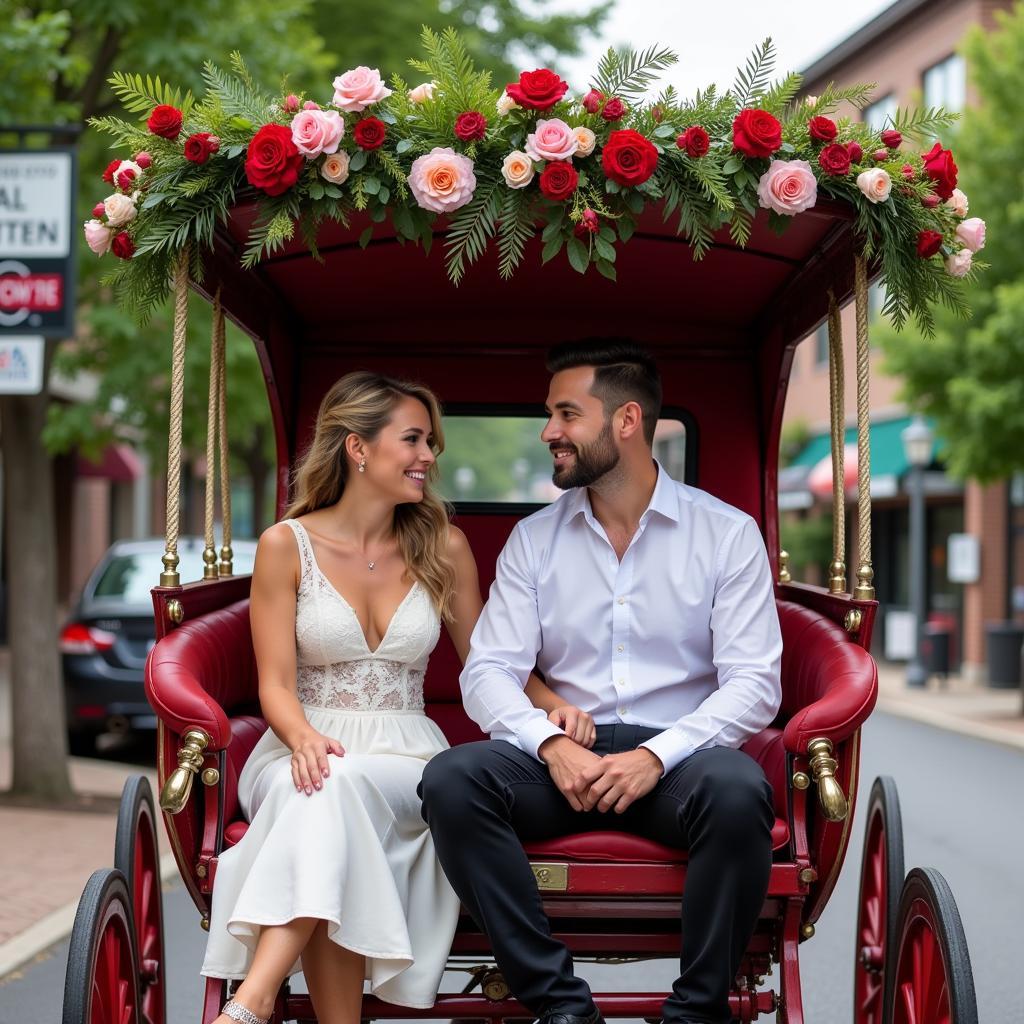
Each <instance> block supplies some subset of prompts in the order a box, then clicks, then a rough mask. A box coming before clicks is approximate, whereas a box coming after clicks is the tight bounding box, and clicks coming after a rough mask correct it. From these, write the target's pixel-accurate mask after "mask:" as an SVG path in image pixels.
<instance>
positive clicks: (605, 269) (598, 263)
mask: <svg viewBox="0 0 1024 1024" xmlns="http://www.w3.org/2000/svg"><path fill="white" fill-rule="evenodd" d="M594 266H595V267H597V272H598V273H599V274H602V275H603V276H604V277H607V278H608V280H609V281H614V280H616V274H615V267H613V266H612V265H611V264H610V263H609V262H608V261H607V260H595V261H594Z"/></svg>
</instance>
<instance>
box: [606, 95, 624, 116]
mask: <svg viewBox="0 0 1024 1024" xmlns="http://www.w3.org/2000/svg"><path fill="white" fill-rule="evenodd" d="M601 116H602V117H603V118H604V119H605V120H606V121H621V120H622V119H623V118H624V117H625V116H626V104H625V103H623V102H622V100H620V99H619V97H618V96H613V97H612V98H611V99H610V100H609V101H608V102H607V103H606V104H605V105H604V109H603V110H602V111H601Z"/></svg>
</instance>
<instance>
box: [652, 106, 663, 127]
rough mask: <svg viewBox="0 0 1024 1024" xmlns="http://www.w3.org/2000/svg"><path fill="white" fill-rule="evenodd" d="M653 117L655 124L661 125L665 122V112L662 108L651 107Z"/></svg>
mask: <svg viewBox="0 0 1024 1024" xmlns="http://www.w3.org/2000/svg"><path fill="white" fill-rule="evenodd" d="M651 117H653V118H654V123H655V124H661V122H662V121H664V120H665V111H664V110H662V109H661V107H651Z"/></svg>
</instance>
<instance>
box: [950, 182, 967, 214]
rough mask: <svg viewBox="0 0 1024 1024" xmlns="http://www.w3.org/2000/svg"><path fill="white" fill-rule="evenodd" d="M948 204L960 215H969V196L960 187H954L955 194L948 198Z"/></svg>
mask: <svg viewBox="0 0 1024 1024" xmlns="http://www.w3.org/2000/svg"><path fill="white" fill-rule="evenodd" d="M946 205H947V206H948V207H949V208H950V209H951V210H952V211H953V212H954V213H955V214H956V215H957V216H958V217H966V216H967V196H966V195H965V194H964V193H963V192H961V191H960V189H958V188H955V189H953V194H952V195H951V196H950V197H949V198H948V199H947V200H946Z"/></svg>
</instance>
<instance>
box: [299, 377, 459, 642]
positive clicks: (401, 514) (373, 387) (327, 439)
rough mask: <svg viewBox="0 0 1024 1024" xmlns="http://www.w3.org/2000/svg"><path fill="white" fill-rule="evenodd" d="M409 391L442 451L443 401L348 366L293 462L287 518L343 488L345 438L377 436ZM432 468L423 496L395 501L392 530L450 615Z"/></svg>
mask: <svg viewBox="0 0 1024 1024" xmlns="http://www.w3.org/2000/svg"><path fill="white" fill-rule="evenodd" d="M406 397H408V398H415V399H417V401H420V402H422V403H423V405H424V406H426V409H427V413H428V414H429V416H430V429H431V432H432V433H433V435H434V443H433V449H434V452H435V454H437V455H440V453H441V452H443V451H444V434H443V433H442V430H441V405H440V403H439V402H438V400H437V397H436V396H435V395H434V393H433V392H432V391H431V390H430V389H429V388H427V387H424V386H423V385H422V384H416V383H414V382H412V381H404V380H393V379H392V378H390V377H384V376H382V375H380V374H377V373H371V372H369V371H366V370H357V371H355V372H354V373H347V374H345V376H344V377H342V378H341V380H339V381H338V382H337V383H336V384H335V385H334V386H333V387H332V388H331V389H330V391H328V392H327V394H326V395H324V399H323V401H322V402H321V403H320V411H319V412H318V413H317V417H316V429H315V431H314V433H313V440H312V442H311V443H310V445H309V448H308V449H307V450H306V452H305V454H304V455H303V456H302V458H301V459H300V461H299V464H298V466H297V467H296V470H295V475H294V477H293V492H292V503H291V505H289V506H288V509H287V511H286V512H285V514H284V518H286V519H293V518H295V517H297V516H301V515H305V514H306V513H307V512H313V511H314V510H316V509H318V508H324V507H325V506H326V505H333V504H335V503H336V502H337V501H338V500H339V499H340V498H341V495H342V492H343V491H344V490H345V483H346V481H347V479H348V474H349V471H350V470H349V461H348V459H347V458H346V456H345V438H347V437H348V436H349V434H355V435H357V436H358V437H361V438H362V439H363V440H364V441H369V442H372V441H374V440H375V439H376V438H377V436H378V435H379V434H380V432H381V430H382V429H383V428H384V427H385V426H386V425H387V424H388V423H390V422H391V417H392V414H393V413H394V410H395V406H396V405H397V404H398V403H399V402H400V401H401V400H402V399H403V398H406ZM437 474H438V469H437V463H436V462H435V463H434V464H433V465H432V466H431V467H430V469H429V470H428V472H427V479H426V480H425V481H424V486H423V499H422V500H421V501H419V502H408V503H407V504H402V505H397V506H396V507H395V536H396V537H397V538H398V547H399V550H400V551H401V553H402V558H403V560H404V561H405V564H406V565H407V566H408V568H409V572H410V574H411V575H412V577H413V579H416V580H418V581H419V582H420V583H421V584H422V585H423V587H425V588H426V591H427V593H428V594H430V597H431V599H432V600H433V602H434V606H435V607H436V608H437V610H438V614H439V615H440V616H441V618H442V619H443V620H444V621H445V622H448V621H450V620H451V616H452V599H453V597H454V594H455V568H454V566H453V565H452V563H451V561H450V560H449V558H448V524H449V519H450V516H449V508H448V506H447V505H446V504H445V502H444V501H443V500H442V499H441V498H440V497H439V496H438V495H437V494H436V493H435V492H434V489H433V485H434V483H435V482H436V479H437Z"/></svg>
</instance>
